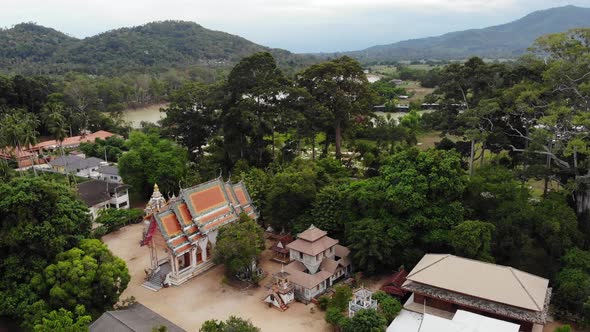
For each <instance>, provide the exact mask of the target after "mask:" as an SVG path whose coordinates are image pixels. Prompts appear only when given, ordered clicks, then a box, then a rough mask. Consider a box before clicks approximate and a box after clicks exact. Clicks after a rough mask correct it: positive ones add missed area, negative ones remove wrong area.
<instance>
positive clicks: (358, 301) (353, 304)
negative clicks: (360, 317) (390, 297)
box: [348, 288, 377, 317]
mask: <svg viewBox="0 0 590 332" xmlns="http://www.w3.org/2000/svg"><path fill="white" fill-rule="evenodd" d="M366 309H375V310H377V300H374V299H373V292H371V291H370V290H368V289H366V288H360V289H357V290H356V291H354V293H352V300H350V302H348V317H352V316H354V315H355V314H356V313H357V312H358V311H359V310H366Z"/></svg>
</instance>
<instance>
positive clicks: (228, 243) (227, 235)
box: [213, 214, 264, 278]
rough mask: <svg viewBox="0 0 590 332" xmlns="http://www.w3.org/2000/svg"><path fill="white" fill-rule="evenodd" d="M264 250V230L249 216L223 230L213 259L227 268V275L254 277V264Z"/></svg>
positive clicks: (220, 232) (241, 216) (218, 237)
mask: <svg viewBox="0 0 590 332" xmlns="http://www.w3.org/2000/svg"><path fill="white" fill-rule="evenodd" d="M262 250H264V230H263V229H262V228H261V227H260V226H259V225H258V224H257V223H256V222H254V221H253V220H252V219H250V218H249V217H248V216H247V215H245V214H242V215H240V220H239V221H238V222H236V223H233V224H230V225H227V226H226V227H223V228H221V230H220V231H219V234H218V236H217V243H216V245H215V252H214V257H213V259H214V260H215V262H216V263H218V264H220V263H222V264H223V265H224V266H225V271H226V274H227V275H229V276H232V277H233V276H235V275H236V274H238V273H239V274H243V275H245V276H248V277H250V278H251V277H252V273H253V272H254V271H252V264H253V263H254V262H256V260H257V259H258V258H259V256H260V254H261V253H262Z"/></svg>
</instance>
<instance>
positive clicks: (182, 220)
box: [142, 178, 258, 291]
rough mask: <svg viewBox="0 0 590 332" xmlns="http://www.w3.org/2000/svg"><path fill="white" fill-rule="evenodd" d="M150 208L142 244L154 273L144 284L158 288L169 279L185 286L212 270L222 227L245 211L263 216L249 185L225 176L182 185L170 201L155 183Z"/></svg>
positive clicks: (253, 216)
mask: <svg viewBox="0 0 590 332" xmlns="http://www.w3.org/2000/svg"><path fill="white" fill-rule="evenodd" d="M145 211H146V215H145V219H144V220H145V225H146V229H145V231H144V234H145V236H144V239H143V242H142V245H147V246H148V247H149V249H150V250H149V252H150V272H149V278H148V279H149V280H148V281H147V282H146V283H144V286H145V287H146V288H149V289H152V290H155V291H157V290H159V289H160V288H161V286H162V281H164V280H166V282H167V283H170V284H172V285H180V284H182V283H184V282H186V281H187V280H189V279H191V278H193V277H195V276H197V275H199V274H200V273H202V272H204V271H206V270H208V269H209V268H211V267H212V266H213V262H212V260H211V258H212V257H213V250H214V249H215V243H216V241H217V234H218V232H219V229H220V228H221V227H223V226H225V225H227V224H230V223H233V222H236V221H237V220H238V218H239V215H240V214H241V213H245V214H247V215H248V216H249V217H250V218H252V219H257V218H258V212H257V211H256V208H255V207H254V204H253V203H252V199H251V198H250V195H249V194H248V190H247V189H246V186H245V185H244V183H243V182H239V183H236V184H231V183H229V182H227V183H225V182H223V179H221V178H217V179H214V180H212V181H209V182H205V183H202V184H199V185H196V186H193V187H190V188H183V189H181V190H180V194H179V197H174V196H173V197H171V198H170V200H169V201H166V199H165V198H164V197H163V195H162V193H160V191H159V189H158V186H157V185H154V193H153V195H152V198H151V199H150V201H149V202H148V205H147V207H146V209H145Z"/></svg>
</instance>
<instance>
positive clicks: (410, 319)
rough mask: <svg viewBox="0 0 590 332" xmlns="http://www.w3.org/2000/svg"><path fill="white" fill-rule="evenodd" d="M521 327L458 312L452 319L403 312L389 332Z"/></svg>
mask: <svg viewBox="0 0 590 332" xmlns="http://www.w3.org/2000/svg"><path fill="white" fill-rule="evenodd" d="M519 328H520V325H518V324H514V323H509V322H506V321H503V320H499V319H494V318H489V317H486V316H482V315H478V314H474V313H472V312H468V311H463V310H458V311H457V312H456V313H455V315H454V316H453V318H452V319H446V318H442V317H438V316H435V315H432V314H420V313H416V312H412V311H408V310H405V309H404V310H402V311H401V312H400V314H399V315H398V316H397V317H396V318H395V319H394V320H393V322H391V325H389V327H388V328H387V332H518V331H519Z"/></svg>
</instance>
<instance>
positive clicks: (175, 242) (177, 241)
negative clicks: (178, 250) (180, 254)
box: [170, 236, 188, 247]
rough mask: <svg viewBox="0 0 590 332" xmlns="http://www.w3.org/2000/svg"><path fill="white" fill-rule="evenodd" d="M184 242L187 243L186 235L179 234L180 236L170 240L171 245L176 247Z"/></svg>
mask: <svg viewBox="0 0 590 332" xmlns="http://www.w3.org/2000/svg"><path fill="white" fill-rule="evenodd" d="M185 242H187V243H188V239H187V238H186V236H181V237H178V238H176V239H174V240H171V241H170V245H172V247H178V246H179V245H181V244H183V243H185Z"/></svg>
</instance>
